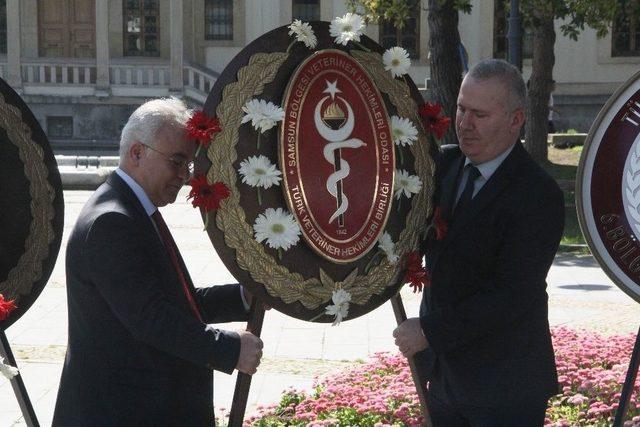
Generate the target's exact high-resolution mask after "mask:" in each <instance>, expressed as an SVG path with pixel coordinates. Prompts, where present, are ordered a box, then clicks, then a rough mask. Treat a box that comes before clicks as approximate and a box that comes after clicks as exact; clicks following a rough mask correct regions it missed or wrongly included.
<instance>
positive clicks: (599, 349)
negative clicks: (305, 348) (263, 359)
mask: <svg viewBox="0 0 640 427" xmlns="http://www.w3.org/2000/svg"><path fill="white" fill-rule="evenodd" d="M551 333H552V338H553V344H554V348H555V354H556V364H557V367H558V382H559V385H560V390H561V391H562V392H561V393H559V394H558V395H556V396H554V397H552V398H551V400H550V401H549V409H548V410H547V417H546V420H545V426H547V427H551V426H554V427H572V426H603V427H604V426H609V425H611V423H612V422H613V418H614V416H615V411H616V409H617V408H618V402H619V400H620V391H621V388H622V384H623V383H624V379H625V375H626V371H627V367H628V364H629V359H630V357H631V351H632V349H633V345H634V341H635V336H634V335H631V334H630V335H613V336H607V337H604V336H602V335H599V334H596V333H593V332H589V331H582V330H581V331H575V330H572V329H569V328H564V327H560V328H553V329H552V331H551ZM639 384H640V382H639V381H637V382H636V385H635V389H634V393H633V394H632V396H631V401H630V403H629V412H628V414H627V421H626V422H625V424H624V425H625V426H626V427H629V426H639V427H640V402H639V401H638V400H637V396H638V390H639ZM421 421H422V417H421V414H420V403H419V401H418V397H417V394H416V392H415V386H414V383H413V379H412V377H411V372H410V370H409V367H408V365H407V361H406V359H405V358H404V357H403V356H402V355H399V354H398V355H390V354H387V353H380V354H376V355H375V356H374V357H373V359H372V360H371V361H370V362H368V363H365V364H363V365H360V366H357V367H354V368H352V369H350V370H348V371H345V372H341V373H338V374H336V375H334V376H332V377H329V378H326V379H324V380H322V381H320V382H318V383H317V384H316V385H315V388H314V390H313V391H312V392H310V393H306V392H304V391H296V390H289V391H286V392H285V393H284V394H283V395H282V397H281V399H280V402H279V403H278V404H275V405H271V406H269V407H266V408H261V409H259V410H258V413H257V414H255V415H254V416H252V417H251V418H249V419H248V420H247V421H245V426H253V427H284V426H294V427H297V426H315V427H320V426H327V427H328V426H331V427H347V426H349V427H351V426H361V427H382V426H410V427H412V426H419V425H420V424H421Z"/></svg>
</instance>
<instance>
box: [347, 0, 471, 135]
mask: <svg viewBox="0 0 640 427" xmlns="http://www.w3.org/2000/svg"><path fill="white" fill-rule="evenodd" d="M420 4H421V2H420V0H347V5H348V6H349V8H350V9H351V10H355V11H358V12H360V13H362V15H363V16H364V18H365V20H366V21H367V22H374V23H378V22H380V21H383V22H390V23H393V24H394V26H395V27H396V31H397V32H396V40H397V43H398V46H400V45H401V40H402V38H401V34H402V28H404V25H405V22H406V21H407V19H408V18H409V17H410V16H412V14H413V13H415V10H416V8H417V7H419V5H420ZM427 4H428V11H429V18H428V23H429V35H430V37H429V52H430V55H429V65H430V68H431V83H432V84H431V87H432V94H433V100H434V101H436V102H437V103H439V104H441V105H442V107H443V109H444V112H445V114H446V115H447V116H449V117H451V118H452V119H453V118H454V117H455V113H456V100H457V97H458V91H459V90H460V82H461V76H462V63H461V61H460V53H459V46H460V34H459V33H458V10H462V11H465V12H469V11H471V5H470V0H428V2H427ZM457 142H458V141H457V138H456V135H455V131H454V129H453V126H452V127H451V128H450V129H449V130H448V131H447V133H446V134H445V136H444V138H443V143H447V144H457Z"/></svg>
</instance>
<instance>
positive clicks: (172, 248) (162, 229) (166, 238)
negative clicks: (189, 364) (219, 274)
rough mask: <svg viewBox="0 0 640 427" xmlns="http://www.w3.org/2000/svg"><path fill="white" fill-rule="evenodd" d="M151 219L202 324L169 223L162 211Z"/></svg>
mask: <svg viewBox="0 0 640 427" xmlns="http://www.w3.org/2000/svg"><path fill="white" fill-rule="evenodd" d="M151 218H152V219H153V221H154V222H155V223H156V227H158V232H159V233H160V237H161V238H162V243H163V244H164V247H165V248H166V249H167V252H168V253H169V258H171V263H173V267H174V268H175V269H176V273H177V274H178V279H180V283H181V284H182V290H183V291H184V295H185V297H186V298H187V301H188V302H189V306H190V307H191V310H192V311H193V313H194V314H195V315H196V317H197V318H198V320H200V321H201V322H202V316H201V315H200V310H198V306H197V305H196V301H195V300H194V299H193V294H192V293H191V287H190V286H189V284H188V283H187V279H186V277H185V274H184V271H183V270H182V266H181V265H180V261H179V260H178V247H177V246H176V242H174V240H173V237H172V236H171V232H170V231H169V228H168V227H167V223H166V222H164V219H163V218H162V215H161V214H160V211H158V210H156V211H155V212H154V213H153V214H152V215H151ZM203 323H204V322H203Z"/></svg>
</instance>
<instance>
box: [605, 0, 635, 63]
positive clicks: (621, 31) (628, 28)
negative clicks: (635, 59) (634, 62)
mask: <svg viewBox="0 0 640 427" xmlns="http://www.w3.org/2000/svg"><path fill="white" fill-rule="evenodd" d="M620 6H621V7H620V13H619V14H618V16H617V18H616V19H615V21H614V22H613V28H612V29H611V44H612V46H611V56H640V19H638V10H637V9H638V8H639V7H640V4H639V3H638V2H637V1H635V0H622V1H621V5H620Z"/></svg>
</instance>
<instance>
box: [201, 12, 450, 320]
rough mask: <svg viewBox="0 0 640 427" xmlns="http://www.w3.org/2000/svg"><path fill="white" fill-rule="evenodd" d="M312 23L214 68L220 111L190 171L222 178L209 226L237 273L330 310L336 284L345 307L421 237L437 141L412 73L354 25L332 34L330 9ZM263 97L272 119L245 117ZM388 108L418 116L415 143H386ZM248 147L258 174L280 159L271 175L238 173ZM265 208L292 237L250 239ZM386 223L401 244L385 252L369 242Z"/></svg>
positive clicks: (210, 107) (254, 285)
mask: <svg viewBox="0 0 640 427" xmlns="http://www.w3.org/2000/svg"><path fill="white" fill-rule="evenodd" d="M310 25H311V26H312V28H313V31H314V32H315V35H316V36H317V40H318V43H317V46H315V47H314V48H308V47H306V46H305V44H304V43H302V42H296V40H295V38H294V37H293V36H291V35H290V34H289V28H287V27H286V26H285V27H280V28H277V29H275V30H273V31H271V32H269V33H267V34H264V35H263V36H261V37H259V38H258V39H256V40H254V41H253V42H252V43H251V44H249V45H248V46H246V47H245V48H244V49H243V50H242V51H241V52H240V53H239V54H238V55H237V56H236V57H235V58H234V59H233V60H232V61H231V62H230V63H229V65H228V66H227V67H226V68H225V70H224V71H223V72H222V73H221V74H220V76H219V77H218V79H217V80H216V83H215V85H214V87H213V88H212V89H211V92H210V93H209V97H208V98H207V101H206V103H205V106H204V111H205V112H206V113H207V114H208V115H211V116H217V117H218V119H219V120H220V127H221V129H222V130H221V132H220V133H218V134H216V135H215V137H214V139H213V140H212V142H211V144H209V146H208V148H207V150H206V152H205V150H203V151H201V153H200V156H199V157H198V159H197V162H196V173H202V174H206V176H207V179H208V181H209V182H217V181H221V182H223V183H224V184H225V185H226V186H227V187H228V188H229V189H230V192H231V195H230V196H229V198H227V199H225V200H224V201H223V202H222V203H221V205H220V209H219V210H218V211H217V212H215V220H213V217H212V215H213V213H212V214H210V218H209V221H208V227H207V232H208V234H209V238H210V239H211V241H212V243H213V245H214V247H215V249H216V251H217V252H218V255H219V256H220V258H221V259H222V261H223V262H224V264H225V266H226V267H227V268H228V269H229V271H230V272H231V273H232V274H233V275H234V277H235V278H236V279H237V280H238V281H239V282H240V283H242V284H243V285H244V286H247V287H248V288H249V289H250V290H251V291H252V292H253V293H254V294H256V295H258V297H259V298H260V299H262V300H264V301H266V302H267V303H268V304H269V305H271V306H272V307H274V308H275V309H277V310H279V311H281V312H283V313H286V314H288V315H290V316H293V317H297V318H299V319H303V320H309V321H317V322H332V321H334V316H332V315H328V314H326V308H327V306H329V305H331V304H332V303H333V296H334V293H337V292H338V291H340V290H342V291H344V292H342V293H340V294H341V295H343V296H344V295H345V293H346V294H348V296H349V308H348V315H347V316H346V317H343V318H344V320H350V319H353V318H356V317H358V316H360V315H363V314H365V313H368V312H369V311H371V310H373V309H374V308H376V307H378V306H379V305H380V304H382V303H384V302H385V301H387V300H388V299H389V298H390V297H391V296H392V295H394V294H395V293H396V292H397V291H398V289H399V287H400V286H401V285H402V278H403V275H404V272H405V269H406V262H407V259H408V256H407V255H408V254H409V253H410V252H411V251H414V250H416V249H417V248H418V245H419V241H420V236H421V235H422V232H423V231H425V226H426V223H425V221H426V218H428V217H429V215H430V212H431V209H432V206H431V196H432V194H433V190H434V186H433V174H434V167H435V166H434V162H433V155H434V154H435V151H436V150H437V146H436V145H435V142H433V141H432V139H430V138H428V137H427V135H426V134H425V132H424V130H423V128H422V122H421V118H420V115H419V113H418V106H419V105H421V104H422V102H423V101H422V97H421V95H420V93H419V91H418V90H417V88H416V87H415V85H414V84H413V82H412V81H411V79H410V78H408V76H403V77H402V78H394V77H393V76H392V75H391V73H390V72H389V71H388V70H385V69H384V64H383V62H382V55H381V54H382V53H383V52H384V49H383V48H382V47H381V46H380V45H378V44H377V43H375V42H374V41H372V40H371V39H369V38H367V37H364V36H363V37H362V38H361V40H360V43H358V44H355V43H349V44H348V45H347V46H343V45H338V44H336V43H334V40H333V38H332V37H331V36H330V35H329V24H328V23H326V22H311V23H310ZM260 105H262V106H263V107H264V108H267V110H266V112H265V113H264V114H265V115H267V116H269V117H272V116H273V117H277V122H276V123H275V125H274V126H273V127H269V126H267V129H261V128H260V127H259V126H258V125H254V123H253V122H254V119H256V120H255V121H256V122H260V117H257V116H255V115H254V116H253V117H250V116H249V115H250V114H256V113H255V109H256V108H258V107H259V106H260ZM278 109H281V110H280V111H281V112H280V111H279V110H278ZM394 115H396V116H399V117H402V118H406V119H408V120H409V121H410V122H411V123H413V125H414V126H415V127H416V129H417V130H418V135H417V140H416V141H415V142H413V144H407V145H404V146H397V145H395V144H394V143H393V139H392V136H391V128H390V122H391V121H390V117H392V116H394ZM262 123H263V124H264V123H267V124H268V121H263V122H262ZM260 126H261V125H260ZM398 150H402V152H401V154H402V155H401V156H400V155H397V154H398ZM250 161H253V162H254V163H256V164H258V163H259V164H260V165H261V166H260V171H258V173H260V174H265V173H266V172H265V170H267V169H269V170H272V169H270V168H272V167H273V168H276V169H277V170H278V171H279V172H280V173H281V175H279V177H280V180H279V181H278V182H277V183H272V185H270V186H268V187H260V188H258V187H256V186H254V185H251V183H250V182H249V181H250V180H247V179H245V178H246V177H244V176H242V173H241V170H242V169H243V167H244V168H245V170H246V168H247V165H248V164H249V162H250ZM243 165H244V166H243ZM396 170H403V171H404V172H403V175H405V176H406V174H410V175H413V176H414V177H418V178H419V180H420V182H421V184H422V185H421V187H420V189H419V190H416V191H418V192H417V193H412V194H411V197H410V198H409V197H407V196H405V195H400V194H398V196H397V197H396V194H395V193H394V177H395V176H396V172H395V171H396ZM272 171H273V170H272ZM269 212H271V213H278V212H279V213H283V214H284V215H290V218H291V222H293V223H294V224H295V225H296V226H297V227H298V228H299V230H300V234H301V235H300V237H299V240H298V241H297V242H295V243H294V244H291V245H289V246H287V248H286V249H282V248H274V247H272V246H270V245H269V244H266V243H265V241H259V240H257V238H256V229H255V226H256V224H257V223H258V221H262V224H264V223H265V220H266V215H267V214H268V213H269ZM266 222H268V220H266ZM271 230H279V232H282V230H284V227H283V226H282V225H277V226H274V227H273V228H271ZM385 232H386V233H387V234H388V235H389V236H390V240H391V241H392V244H393V249H394V251H395V252H394V253H395V254H396V255H397V256H398V259H397V260H395V259H393V258H395V257H392V259H393V262H392V261H390V260H389V259H388V258H387V257H386V255H385V254H384V253H383V252H382V251H381V250H380V248H379V247H378V244H377V242H378V238H379V237H380V236H381V235H382V233H385Z"/></svg>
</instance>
